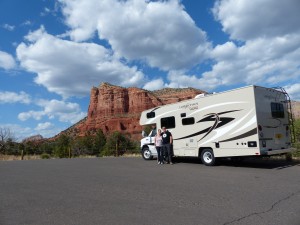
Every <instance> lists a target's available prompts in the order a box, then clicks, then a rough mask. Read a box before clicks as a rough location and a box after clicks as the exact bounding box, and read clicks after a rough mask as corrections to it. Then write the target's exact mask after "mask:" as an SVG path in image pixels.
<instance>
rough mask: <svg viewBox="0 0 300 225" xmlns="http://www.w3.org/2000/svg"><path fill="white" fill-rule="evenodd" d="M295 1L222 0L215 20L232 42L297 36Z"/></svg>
mask: <svg viewBox="0 0 300 225" xmlns="http://www.w3.org/2000/svg"><path fill="white" fill-rule="evenodd" d="M299 10H300V1H299V0H285V1H274V0H253V1H249V0H222V1H217V2H216V3H215V6H214V8H213V12H214V15H215V18H216V19H217V20H219V21H220V22H221V23H222V25H223V31H225V32H227V33H228V34H229V35H230V37H231V38H232V39H238V40H249V39H256V38H261V37H265V38H272V37H274V36H284V35H285V34H287V33H295V32H296V33H299V32H300V17H299Z"/></svg>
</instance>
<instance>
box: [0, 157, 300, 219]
mask: <svg viewBox="0 0 300 225" xmlns="http://www.w3.org/2000/svg"><path fill="white" fill-rule="evenodd" d="M299 172H300V163H297V162H286V161H281V160H247V161H245V162H242V163H238V164H234V163H232V162H223V163H222V164H221V165H219V166H216V167H207V166H204V165H202V164H201V163H200V162H199V160H191V159H176V160H175V164H174V165H157V163H156V161H155V160H152V161H144V160H143V159H142V158H139V157H136V158H94V159H51V160H29V161H1V162H0V224H1V225H8V224H81V225H82V224H124V225H125V224H126V225H129V224H130V225H133V224H139V225H140V224H149V225H150V224H180V225H188V224H195V225H196V224H197V225H199V224H203V225H204V224H205V225H210V224H211V225H219V224H220V225H227V224H233V225H237V224H253V225H260V224H261V225H277V224H278V225H288V224H291V225H299V224H300V175H299V174H300V173H299Z"/></svg>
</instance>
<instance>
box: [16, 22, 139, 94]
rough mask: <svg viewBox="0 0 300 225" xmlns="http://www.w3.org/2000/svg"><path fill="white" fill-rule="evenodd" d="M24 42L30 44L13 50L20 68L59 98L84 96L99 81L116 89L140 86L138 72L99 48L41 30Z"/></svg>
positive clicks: (92, 44)
mask: <svg viewBox="0 0 300 225" xmlns="http://www.w3.org/2000/svg"><path fill="white" fill-rule="evenodd" d="M26 39H27V40H28V41H29V42H30V44H26V43H21V44H20V45H19V46H18V47H17V56H18V59H19V60H20V62H21V65H22V66H23V67H24V68H25V69H27V70H28V71H31V72H33V73H37V77H36V78H35V82H36V83H37V84H40V85H43V86H45V87H46V88H47V89H48V90H49V91H51V92H55V93H57V94H60V95H62V96H63V97H69V96H83V95H88V94H89V92H90V89H91V87H92V86H98V85H99V83H100V82H101V81H106V82H110V83H114V84H116V85H120V86H139V85H140V83H141V82H143V79H144V75H143V73H142V72H140V71H138V70H137V68H136V67H131V68H130V67H128V66H126V65H124V64H122V63H121V62H120V61H119V60H118V59H116V58H115V57H114V56H113V55H112V54H111V52H110V51H109V50H107V49H105V48H104V47H102V46H100V45H97V44H94V43H75V42H71V41H66V40H62V39H59V38H57V37H54V36H52V35H50V34H48V33H47V32H46V31H45V30H44V28H43V27H42V28H41V29H39V30H37V31H35V32H32V33H29V34H28V35H27V36H26Z"/></svg>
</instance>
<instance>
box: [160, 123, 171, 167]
mask: <svg viewBox="0 0 300 225" xmlns="http://www.w3.org/2000/svg"><path fill="white" fill-rule="evenodd" d="M162 130H163V132H162V133H161V136H162V142H163V143H162V144H163V146H162V147H163V149H164V153H165V154H166V156H167V162H168V163H170V164H171V165H173V162H172V148H171V147H172V146H171V145H172V142H173V137H172V134H171V132H170V131H168V130H166V127H162Z"/></svg>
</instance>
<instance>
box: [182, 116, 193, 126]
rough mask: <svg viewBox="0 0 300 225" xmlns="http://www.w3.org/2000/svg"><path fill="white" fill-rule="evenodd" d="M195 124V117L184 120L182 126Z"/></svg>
mask: <svg viewBox="0 0 300 225" xmlns="http://www.w3.org/2000/svg"><path fill="white" fill-rule="evenodd" d="M194 123H195V118H194V117H189V118H184V119H182V125H191V124H194Z"/></svg>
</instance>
